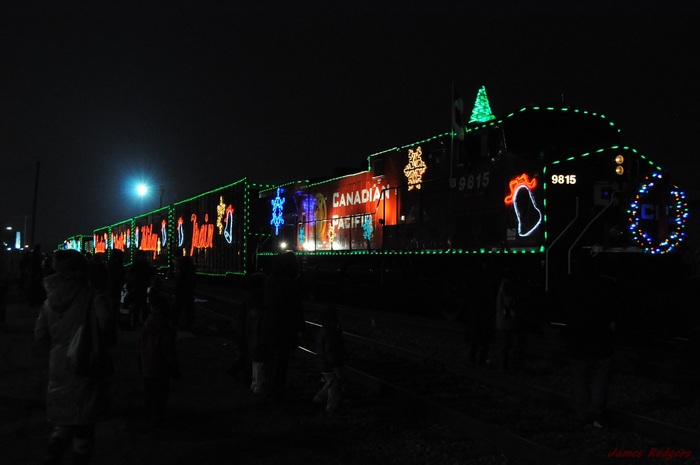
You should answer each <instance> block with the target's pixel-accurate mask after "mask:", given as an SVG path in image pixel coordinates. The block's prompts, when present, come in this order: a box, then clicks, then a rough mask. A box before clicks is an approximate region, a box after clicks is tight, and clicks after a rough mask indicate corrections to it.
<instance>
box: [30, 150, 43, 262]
mask: <svg viewBox="0 0 700 465" xmlns="http://www.w3.org/2000/svg"><path fill="white" fill-rule="evenodd" d="M39 164H40V162H36V174H35V175H34V201H33V205H32V232H31V238H30V239H31V240H30V241H29V244H31V247H32V248H34V246H35V245H36V244H35V243H34V234H35V232H36V202H37V197H38V196H39V195H38V194H39Z"/></svg>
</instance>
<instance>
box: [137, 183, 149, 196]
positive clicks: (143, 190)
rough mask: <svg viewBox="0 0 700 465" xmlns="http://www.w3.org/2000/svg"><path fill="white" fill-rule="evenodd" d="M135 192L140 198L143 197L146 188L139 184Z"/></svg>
mask: <svg viewBox="0 0 700 465" xmlns="http://www.w3.org/2000/svg"><path fill="white" fill-rule="evenodd" d="M136 192H137V193H138V194H139V195H140V196H141V197H143V196H144V195H146V194H147V193H148V186H147V185H145V184H139V185H138V186H137V187H136Z"/></svg>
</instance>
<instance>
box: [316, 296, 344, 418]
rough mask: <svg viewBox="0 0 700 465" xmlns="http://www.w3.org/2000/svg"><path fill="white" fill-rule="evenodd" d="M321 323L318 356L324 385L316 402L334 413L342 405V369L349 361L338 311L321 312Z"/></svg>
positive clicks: (325, 310) (317, 337)
mask: <svg viewBox="0 0 700 465" xmlns="http://www.w3.org/2000/svg"><path fill="white" fill-rule="evenodd" d="M319 323H321V328H320V329H319V330H318V331H317V333H316V356H317V361H318V366H319V369H320V370H321V374H322V375H323V382H324V384H323V387H322V388H321V390H320V391H318V393H317V394H316V396H315V397H314V402H317V403H323V402H325V403H326V411H327V412H333V411H335V410H336V409H337V408H338V405H339V404H340V400H341V394H342V391H341V382H342V369H343V367H344V366H345V361H346V359H347V354H346V351H345V342H344V341H343V330H342V328H341V326H340V321H339V320H338V310H337V309H336V308H334V307H326V308H324V309H323V310H321V313H320V314H319Z"/></svg>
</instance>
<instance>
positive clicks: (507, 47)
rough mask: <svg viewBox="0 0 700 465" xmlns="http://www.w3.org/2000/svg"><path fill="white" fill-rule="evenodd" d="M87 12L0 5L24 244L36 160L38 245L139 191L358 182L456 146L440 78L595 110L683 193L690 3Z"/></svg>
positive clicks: (693, 24) (6, 154)
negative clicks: (428, 146) (421, 151)
mask: <svg viewBox="0 0 700 465" xmlns="http://www.w3.org/2000/svg"><path fill="white" fill-rule="evenodd" d="M14 3H17V4H21V3H25V2H14ZM95 3H99V4H101V5H108V6H91V7H83V8H81V9H76V10H67V9H64V8H57V7H50V8H38V7H31V8H27V9H26V10H23V11H22V10H20V9H19V8H18V7H14V9H12V8H8V7H7V6H3V7H0V9H1V11H0V34H1V37H0V40H1V42H0V47H2V48H1V49H0V52H1V55H0V60H1V61H0V159H1V160H2V168H1V169H2V172H1V173H0V182H1V184H0V189H1V190H0V193H1V198H0V221H2V226H3V227H5V226H6V225H11V226H13V227H15V228H20V229H23V228H24V224H25V217H28V218H29V220H28V223H29V224H28V229H29V230H31V215H32V199H33V189H34V179H35V176H34V175H35V170H36V168H37V163H39V183H38V197H37V215H36V230H35V231H36V232H35V238H36V241H35V242H37V243H41V244H42V245H43V246H44V248H53V247H55V246H56V244H57V243H58V242H59V241H62V240H63V239H65V238H67V237H68V236H71V235H74V234H78V233H91V232H92V230H93V229H95V228H97V227H101V226H105V225H109V224H112V223H115V222H117V221H120V220H123V219H126V218H128V217H130V216H133V215H135V214H138V213H141V212H145V211H147V210H150V209H153V208H155V207H157V206H158V202H159V199H158V194H157V193H156V194H154V195H153V196H152V197H151V198H149V199H145V200H143V199H139V198H137V196H136V195H135V194H134V183H135V180H136V179H139V178H145V179H147V180H149V181H150V182H151V183H152V185H153V186H154V187H156V188H158V187H159V186H163V188H164V189H165V196H164V203H172V202H174V201H177V200H183V199H185V198H188V197H189V196H192V195H195V194H198V193H200V192H204V191H207V190H210V189H213V188H216V187H219V186H222V185H225V184H228V183H230V182H233V181H235V180H238V179H240V178H241V177H243V176H245V175H247V176H249V177H250V178H251V179H252V180H254V181H260V182H274V183H281V182H286V181H290V180H296V179H302V178H310V177H316V176H322V175H329V174H332V173H333V169H334V168H335V167H357V168H358V169H359V168H360V166H364V165H363V163H364V161H365V160H366V156H367V155H369V154H371V153H375V152H378V151H381V150H384V149H387V148H390V147H394V146H397V145H403V144H408V143H411V142H415V141H417V140H421V139H424V138H426V137H430V136H432V135H436V134H438V133H443V132H447V131H448V130H450V111H451V110H450V99H451V84H452V82H453V81H454V82H455V84H456V85H457V87H458V88H459V90H460V92H461V93H462V94H463V95H464V96H465V100H466V102H467V104H469V105H470V106H471V103H472V102H473V99H474V97H475V96H476V92H477V90H478V88H479V87H480V86H482V85H485V86H486V89H487V92H488V95H489V99H490V102H491V108H492V110H493V111H494V113H496V114H504V113H507V112H510V111H512V110H515V109H518V108H520V107H521V106H523V105H525V104H528V103H537V104H548V103H557V102H560V100H561V95H562V94H563V95H564V97H565V99H566V101H567V103H568V104H570V105H572V106H576V107H579V108H582V109H586V110H590V111H597V112H601V113H604V114H606V115H607V116H608V117H609V118H610V119H612V120H613V121H615V122H616V123H617V124H618V125H619V126H620V127H621V128H622V130H623V137H624V141H625V143H627V144H628V145H631V146H634V147H636V148H637V149H638V150H640V151H641V152H642V153H644V154H646V155H648V156H649V157H651V158H652V159H654V160H656V161H657V162H658V163H659V164H661V165H662V166H663V167H665V168H669V169H671V170H672V171H673V172H674V180H675V181H676V183H678V184H680V185H681V186H682V187H684V188H685V189H686V190H688V191H689V192H690V194H691V196H692V195H693V191H694V185H693V184H694V180H695V177H696V175H695V171H694V170H695V169H696V168H697V166H698V163H696V161H695V160H696V158H697V157H698V153H697V149H696V145H697V143H696V142H695V140H694V139H695V137H694V135H695V134H696V133H697V125H698V123H699V122H700V121H698V117H697V116H696V113H695V111H696V109H697V107H698V103H700V101H699V100H700V99H699V98H698V86H699V82H698V81H699V78H700V72H699V66H698V57H700V50H699V47H698V43H700V40H698V39H699V37H698V36H699V35H700V34H699V33H698V32H697V31H698V26H697V25H698V23H699V20H700V7H698V6H696V2H693V1H683V2H674V1H672V0H671V1H650V0H639V1H634V2H631V1H630V2H627V1H614V2H609V1H606V2H604V1H589V2H580V1H578V0H576V1H566V2H561V1H551V2H547V1H542V0H531V1H503V2H495V1H489V2H487V1H483V2H472V1H467V0H461V1H454V2H448V1H439V0H436V1H431V2H420V4H419V5H421V6H417V5H414V4H413V3H412V2H407V1H404V2H395V1H389V2H383V1H379V2H376V1H372V2H328V1H326V2H318V1H316V0H310V1H305V2H265V1H255V2H253V1H251V2H238V1H236V2H225V3H226V4H227V5H228V6H217V7H205V6H201V3H203V2H192V3H191V4H187V3H184V2H177V1H173V2H167V3H166V2H162V3H161V4H162V5H163V6H161V7H158V8H156V7H144V6H141V5H140V3H142V2H133V3H129V2H109V3H107V2H95ZM212 3H215V4H217V5H218V4H219V3H224V2H212ZM365 3H366V4H367V5H371V6H361V5H362V4H365ZM295 4H298V5H295ZM34 5H35V4H34ZM129 5H131V6H129ZM358 5H359V6H358Z"/></svg>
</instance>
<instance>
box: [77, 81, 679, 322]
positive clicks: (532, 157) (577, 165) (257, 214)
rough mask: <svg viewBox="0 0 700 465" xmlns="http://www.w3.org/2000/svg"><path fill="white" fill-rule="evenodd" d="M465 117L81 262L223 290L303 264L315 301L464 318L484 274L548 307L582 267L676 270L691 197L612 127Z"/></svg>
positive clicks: (588, 121)
mask: <svg viewBox="0 0 700 465" xmlns="http://www.w3.org/2000/svg"><path fill="white" fill-rule="evenodd" d="M459 108H461V105H459V104H456V105H455V108H454V110H455V118H454V121H453V127H452V129H451V130H450V131H448V132H445V133H442V134H438V135H435V136H433V137H430V138H425V139H423V140H420V141H417V142H413V143H410V144H408V145H402V146H397V147H393V148H390V149H388V150H383V151H381V152H377V153H374V154H371V155H369V156H368V157H367V167H366V169H364V170H362V171H360V172H356V173H350V174H346V175H342V176H336V177H330V178H325V179H321V180H313V181H309V180H302V181H293V182H287V183H283V184H279V185H261V184H255V183H253V182H250V181H249V180H248V179H247V178H244V179H242V180H239V181H236V182H234V183H232V184H230V185H228V186H224V187H222V188H219V189H215V190H212V191H209V192H207V193H204V194H201V195H199V196H196V197H193V198H191V199H187V200H183V201H181V202H178V203H175V204H174V205H170V206H167V207H163V208H161V209H158V210H155V211H153V212H149V213H146V214H144V215H142V216H139V217H136V218H132V219H128V220H125V221H123V222H120V223H118V224H115V225H111V226H106V227H103V228H99V229H96V230H95V231H94V233H93V235H92V239H93V242H92V244H90V241H89V239H85V240H84V241H82V242H80V243H81V244H83V245H81V247H84V248H85V249H87V248H90V247H92V248H93V249H94V251H95V252H105V253H109V251H110V250H112V249H114V248H120V249H122V250H124V251H125V252H127V253H129V254H133V253H134V252H135V251H138V250H141V251H143V252H146V253H147V254H148V255H149V257H150V258H151V260H152V261H153V263H154V264H155V265H156V266H158V267H159V268H161V269H164V270H168V269H169V268H170V266H171V264H172V261H173V257H175V256H180V255H189V256H191V257H192V259H193V261H194V262H195V266H196V268H197V271H198V273H200V274H202V275H210V276H219V277H222V276H244V275H246V274H249V273H251V272H253V271H257V270H266V269H269V268H270V266H271V263H272V259H273V258H274V256H276V255H277V254H278V253H279V252H280V251H284V250H293V251H295V252H296V254H297V256H298V257H299V261H300V264H301V269H302V271H303V273H304V276H305V278H306V279H307V281H308V282H309V286H310V287H311V288H313V289H314V292H315V293H317V294H319V295H324V296H325V295H326V294H328V295H331V294H333V295H336V296H338V295H343V296H344V297H345V298H348V299H350V298H354V299H357V300H365V301H369V300H371V301H377V302H381V304H380V305H381V306H391V305H392V302H393V303H394V304H396V305H402V306H407V307H405V308H409V307H410V306H411V304H413V306H414V307H416V306H425V305H435V304H436V303H439V305H440V306H442V307H446V308H457V307H459V306H460V305H462V304H460V303H459V300H460V299H462V300H464V299H465V295H467V297H466V298H468V294H469V292H471V291H469V289H468V288H469V285H468V283H469V281H470V279H471V277H473V275H474V273H479V272H480V271H479V270H481V269H482V267H483V266H484V264H485V263H487V262H488V263H491V264H493V263H496V264H497V266H499V267H510V268H514V269H518V270H519V272H520V273H521V274H524V275H526V276H527V277H528V279H530V280H532V281H533V282H534V283H536V285H537V286H538V287H540V288H541V289H542V291H543V292H545V293H546V292H549V291H551V290H553V289H556V287H557V285H558V283H559V282H560V281H561V278H562V277H563V276H566V275H567V274H569V273H571V272H572V268H573V267H575V266H576V263H577V259H578V258H579V257H580V256H584V255H591V254H602V256H606V257H609V258H608V259H607V263H608V266H609V269H608V271H609V272H611V273H615V274H617V275H618V276H621V277H625V276H626V277H627V278H626V279H628V280H629V279H631V278H629V273H630V272H632V273H634V274H635V276H639V275H640V274H641V273H643V272H644V271H642V270H648V269H650V267H658V266H660V264H662V266H666V265H663V263H666V262H667V261H668V259H666V258H660V257H672V256H674V255H675V256H677V255H678V254H674V252H675V251H676V250H677V249H679V246H680V245H681V244H682V243H683V241H684V240H685V239H686V237H687V232H686V225H687V221H688V214H689V211H688V203H687V200H686V198H685V194H684V193H683V191H682V190H681V189H680V188H678V187H677V186H675V185H674V184H673V183H672V182H671V181H670V176H669V174H668V173H667V172H665V171H664V170H663V169H662V168H660V167H659V166H658V165H657V164H656V163H654V162H653V161H651V160H650V159H649V158H647V157H646V156H644V155H642V154H641V153H639V152H638V151H637V150H635V149H634V148H632V147H629V146H626V145H622V144H621V138H620V129H619V128H618V127H617V126H616V125H615V123H613V122H612V121H610V120H609V119H608V118H607V117H606V116H605V115H603V114H600V113H595V112H590V111H585V110H581V109H578V108H572V107H568V106H559V107H555V106H535V105H528V106H524V107H522V108H520V109H518V110H516V111H514V112H512V113H508V114H505V115H503V116H494V115H493V114H492V112H491V109H490V105H489V102H488V99H487V97H486V92H485V89H484V88H483V87H482V88H481V89H480V90H479V93H478V95H477V98H476V102H475V104H474V110H473V111H472V113H471V117H470V118H469V120H468V121H465V122H463V123H462V122H461V121H463V119H462V118H461V116H463V115H461V113H460V112H459ZM464 119H466V118H464ZM76 237H82V238H84V236H76ZM74 240H75V238H71V241H74ZM129 256H131V255H129ZM642 257H645V258H642ZM650 257H651V258H650ZM662 260H666V262H662ZM127 261H128V260H127ZM668 268H669V269H675V268H674V265H669V266H668ZM387 289H392V290H393V291H391V292H388V291H387ZM399 294H406V295H407V298H405V299H400V298H399ZM419 296H421V297H419ZM423 296H424V297H423ZM407 311H410V310H407ZM448 313H449V312H448Z"/></svg>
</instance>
